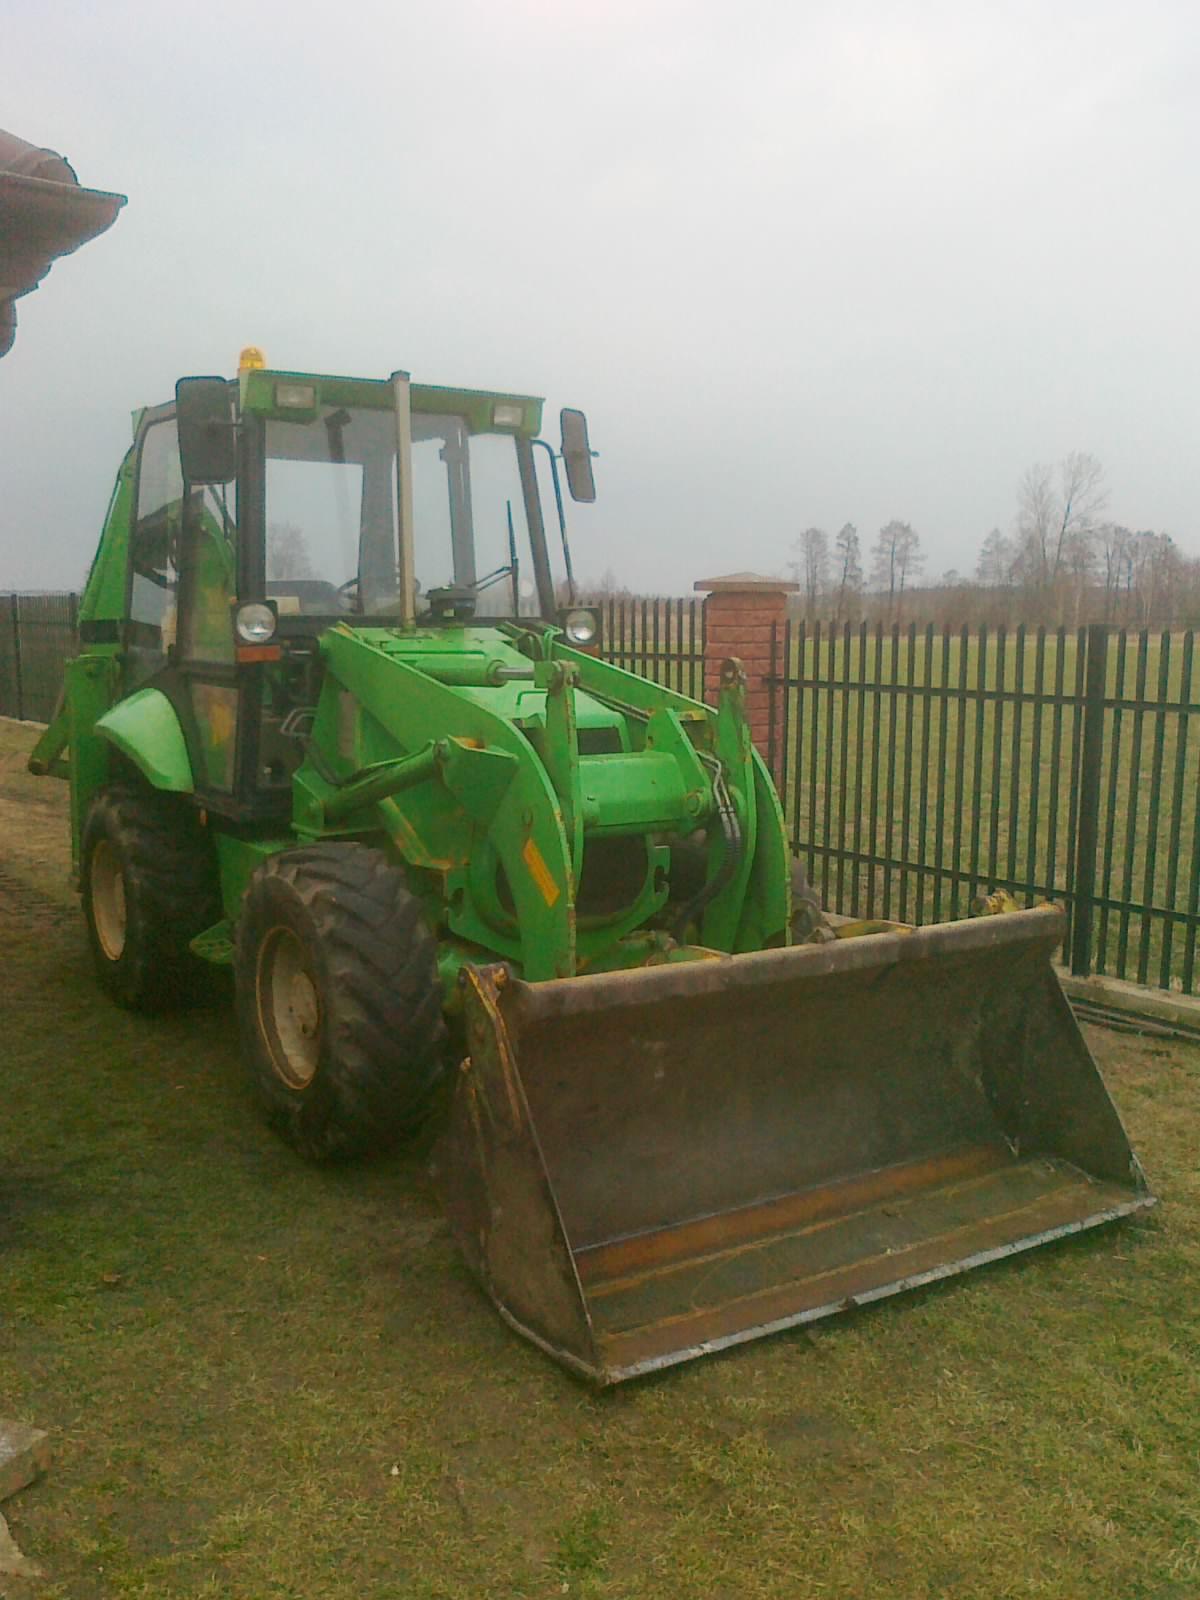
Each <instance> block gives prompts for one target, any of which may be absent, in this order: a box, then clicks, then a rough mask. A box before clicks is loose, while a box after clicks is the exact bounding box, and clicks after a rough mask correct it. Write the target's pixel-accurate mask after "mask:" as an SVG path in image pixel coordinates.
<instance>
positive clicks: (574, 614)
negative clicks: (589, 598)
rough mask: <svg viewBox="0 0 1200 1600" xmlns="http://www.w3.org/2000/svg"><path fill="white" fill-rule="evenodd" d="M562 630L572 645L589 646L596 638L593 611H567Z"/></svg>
mask: <svg viewBox="0 0 1200 1600" xmlns="http://www.w3.org/2000/svg"><path fill="white" fill-rule="evenodd" d="M563 629H564V631H565V632H566V635H567V638H568V639H569V640H570V641H571V643H572V644H591V642H592V640H593V639H594V638H595V637H596V614H595V612H593V611H568V612H567V614H566V616H565V617H564V618H563Z"/></svg>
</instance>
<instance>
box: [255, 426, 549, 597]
mask: <svg viewBox="0 0 1200 1600" xmlns="http://www.w3.org/2000/svg"><path fill="white" fill-rule="evenodd" d="M412 435H413V445H412V479H413V483H412V488H413V524H414V527H413V567H414V572H415V576H416V583H417V614H418V616H420V615H421V614H422V613H423V612H424V611H425V610H426V609H427V602H426V599H425V597H426V596H427V595H428V593H429V591H430V590H431V589H440V588H446V587H449V586H451V585H454V586H457V587H467V588H470V589H472V590H473V591H474V592H475V596H476V615H477V616H480V617H512V616H518V615H520V616H536V615H537V614H538V612H539V609H540V608H539V605H538V596H537V585H536V582H535V574H534V567H533V561H532V557H531V554H530V547H529V530H528V524H527V519H526V514H525V501H524V496H523V493H522V487H521V475H520V471H519V467H518V462H517V450H516V440H515V439H514V438H513V436H512V435H511V434H492V433H477V434H471V433H470V432H469V431H468V428H467V422H466V419H465V418H464V417H460V416H455V415H449V414H447V415H439V416H434V415H430V414H428V413H417V412H415V413H414V414H413V418H412ZM266 455H267V460H266V524H267V550H266V565H267V572H266V575H267V594H268V596H270V597H271V598H272V599H274V600H275V601H276V603H277V605H278V609H279V612H280V615H281V616H286V615H288V614H296V613H314V614H323V615H328V614H329V613H337V612H343V611H346V612H365V613H367V614H368V615H388V614H391V615H394V614H395V612H396V610H397V608H398V605H399V581H398V570H399V563H398V553H397V546H396V510H395V498H396V496H395V479H396V469H395V463H396V430H395V418H394V415H393V413H392V412H390V411H376V410H366V409H348V408H345V407H332V406H326V407H324V408H322V410H321V411H320V412H319V413H318V414H317V416H315V417H314V418H312V419H305V420H297V421H295V422H293V421H287V422H282V421H277V420H272V421H270V422H268V423H267V429H266Z"/></svg>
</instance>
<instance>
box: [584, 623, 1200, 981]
mask: <svg viewBox="0 0 1200 1600" xmlns="http://www.w3.org/2000/svg"><path fill="white" fill-rule="evenodd" d="M690 615H691V614H690V613H688V614H687V616H685V618H684V621H685V623H686V622H687V620H688V617H690ZM635 620H636V628H634V627H630V629H628V630H627V632H626V634H625V635H624V636H623V637H622V638H621V639H617V640H610V641H609V644H610V648H615V647H617V646H619V644H620V643H625V644H626V646H627V648H628V649H631V650H632V651H633V652H634V653H635V661H634V664H635V665H636V667H637V668H638V670H642V671H646V672H648V673H649V674H650V675H651V676H657V677H659V678H661V679H662V680H663V681H671V682H677V681H679V678H678V675H679V673H680V672H681V671H682V672H684V673H685V674H686V673H687V672H688V671H689V670H690V667H689V666H688V665H687V664H683V665H682V666H681V665H680V664H679V663H677V662H673V661H669V660H667V659H666V652H667V651H668V648H669V649H670V650H672V651H676V650H678V649H679V648H682V649H684V650H685V651H686V650H689V649H692V648H695V649H698V648H699V646H698V643H696V644H693V641H692V637H691V634H690V633H689V632H688V631H687V628H686V627H685V628H684V630H683V632H682V633H681V634H679V637H678V638H677V637H676V635H677V633H678V632H679V630H678V629H676V628H674V624H673V625H672V628H671V629H669V628H668V625H667V618H666V616H665V615H663V616H662V617H660V619H659V627H658V629H657V631H656V630H655V628H654V617H653V613H652V612H651V613H649V614H648V616H647V618H645V619H644V618H643V616H642V614H641V611H640V610H639V611H638V612H637V613H636V617H635ZM668 635H669V637H668ZM680 641H682V642H680ZM781 648H782V646H781ZM660 662H661V664H659V663H660ZM1082 669H1083V663H1082V660H1081V652H1080V650H1079V648H1078V644H1077V639H1076V636H1075V634H1073V633H1062V634H1060V633H1058V632H1056V631H1054V630H1050V631H1048V632H1043V633H1041V634H1039V632H1038V630H1036V629H1029V630H1025V631H1022V630H1009V631H1008V633H1007V634H1006V635H1005V637H1004V639H1003V641H1002V642H1001V641H1000V640H998V638H997V635H996V633H995V630H992V631H991V632H990V634H989V636H988V640H987V644H986V647H985V648H984V649H982V650H981V648H980V644H979V641H978V636H977V634H972V636H971V637H970V638H969V639H967V640H966V641H964V640H963V639H962V637H961V636H960V635H958V634H952V635H949V636H944V635H943V634H942V633H940V632H937V633H935V632H932V631H924V630H917V631H916V632H915V633H914V634H913V635H912V636H910V635H909V633H908V632H907V630H903V631H901V632H900V633H899V635H898V636H893V635H892V634H891V633H886V632H885V633H884V634H883V635H882V636H880V635H878V634H877V633H876V632H875V631H874V630H869V631H868V632H867V634H866V636H865V638H864V637H862V636H860V634H859V633H858V631H857V630H854V631H852V632H851V634H850V636H849V638H848V639H847V638H846V637H845V636H844V635H843V633H842V631H841V630H836V631H834V632H833V633H832V634H831V633H830V630H829V629H828V627H825V628H824V629H822V631H821V632H820V634H819V636H814V633H813V631H812V630H811V629H810V630H808V633H807V635H806V637H805V639H804V640H803V641H801V638H800V633H799V629H798V628H797V629H793V635H792V648H791V653H790V667H789V674H788V675H789V677H790V678H792V679H793V680H806V681H804V682H803V683H795V682H794V684H793V686H792V687H791V688H790V689H788V690H787V691H786V694H785V692H784V691H783V690H782V689H781V690H780V691H779V693H780V701H779V705H780V713H779V714H780V717H781V719H785V721H784V726H783V729H782V738H781V740H780V749H779V751H778V752H777V761H778V764H779V765H780V766H781V768H782V770H783V778H784V781H783V788H784V797H785V802H786V810H787V815H788V824H789V828H790V829H791V833H792V837H793V841H794V842H795V844H796V846H797V847H798V848H800V849H801V850H803V851H804V852H806V853H807V855H808V859H809V866H810V875H811V876H812V878H813V881H814V884H815V886H816V887H817V888H818V890H819V891H820V893H821V895H822V898H823V899H824V900H825V902H826V903H827V904H828V905H829V906H830V907H831V908H832V909H834V910H837V911H841V912H844V913H846V914H848V915H852V916H868V917H873V916H883V917H897V918H899V919H901V920H904V921H909V920H911V921H917V922H937V921H941V920H943V919H944V918H946V917H954V916H965V915H966V913H967V908H968V906H969V904H970V901H971V899H972V897H973V896H974V895H975V894H976V893H977V892H979V891H981V890H982V891H983V892H987V891H988V890H990V889H991V888H993V887H996V886H998V885H1000V884H1008V885H1013V886H1017V885H1021V886H1024V885H1030V886H1032V889H1031V892H1030V893H1029V894H1028V896H1027V897H1028V898H1029V899H1030V900H1031V901H1032V900H1033V899H1036V898H1038V897H1041V896H1049V897H1051V898H1069V895H1070V892H1071V890H1072V888H1073V884H1074V861H1073V856H1072V841H1073V839H1074V837H1075V820H1076V817H1075V813H1076V795H1077V772H1078V761H1079V758H1080V748H1079V745H1080V738H1081V733H1082V717H1081V715H1080V712H1079V709H1078V707H1077V705H1075V704H1072V703H1070V702H1071V700H1072V699H1074V700H1078V699H1079V697H1080V696H1081V695H1082V691H1083V670H1082ZM1197 675H1198V674H1197V664H1196V663H1195V661H1194V652H1193V645H1192V640H1191V637H1190V636H1189V635H1188V634H1185V633H1178V632H1177V633H1173V634H1171V633H1168V634H1154V635H1150V636H1148V637H1146V638H1145V639H1143V638H1141V637H1140V636H1139V635H1137V634H1134V633H1120V634H1116V635H1114V637H1113V638H1112V639H1111V640H1110V643H1109V650H1108V660H1107V672H1106V681H1105V697H1106V699H1107V700H1109V701H1110V702H1114V703H1112V704H1110V705H1109V706H1108V707H1107V709H1106V710H1105V713H1104V725H1103V753H1102V761H1101V767H1100V783H1099V802H1100V818H1099V838H1098V846H1097V854H1096V892H1097V894H1098V896H1099V898H1100V900H1101V902H1109V904H1107V905H1106V904H1103V903H1102V904H1101V905H1100V907H1099V909H1098V910H1097V912H1096V917H1095V923H1094V930H1093V942H1092V947H1093V967H1094V970H1096V971H1098V972H1104V973H1109V974H1112V975H1115V976H1117V977H1122V978H1129V979H1132V980H1134V981H1136V982H1140V983H1149V984H1153V985H1158V986H1160V987H1163V988H1173V989H1184V990H1186V991H1188V992H1189V993H1190V992H1191V991H1192V990H1193V988H1194V987H1195V986H1196V927H1197V920H1196V919H1197V913H1198V912H1200V808H1198V806H1197V799H1198V796H1200V740H1198V739H1197V736H1196V730H1195V727H1194V724H1195V722H1196V718H1197V716H1198V715H1200V683H1198V682H1197ZM682 686H683V687H685V688H686V687H688V681H687V680H686V678H685V680H684V681H683V683H682ZM1018 694H1021V695H1023V696H1026V697H1033V696H1036V697H1037V698H1036V699H1033V700H1029V699H1026V700H1025V701H1024V702H1023V703H1020V702H1018V701H1017V699H1016V698H1015V697H1016V696H1017V695H1018ZM1130 701H1142V702H1147V703H1150V704H1151V706H1152V707H1154V708H1153V709H1148V710H1147V709H1135V708H1134V707H1133V706H1131V705H1129V704H1120V703H1116V702H1130ZM1064 702H1067V703H1064ZM1157 707H1162V708H1163V709H1157ZM1187 707H1191V708H1192V709H1191V711H1190V712H1189V711H1188V710H1187V709H1186V708H1187ZM1172 708H1175V709H1172ZM1019 892H1020V893H1021V895H1022V897H1023V898H1025V897H1026V895H1025V890H1024V889H1023V888H1022V889H1021V890H1020V891H1019ZM1141 908H1144V909H1141ZM1171 912H1174V913H1182V914H1183V915H1182V916H1177V917H1172V916H1170V915H1168V913H1171ZM1185 918H1186V919H1187V920H1185Z"/></svg>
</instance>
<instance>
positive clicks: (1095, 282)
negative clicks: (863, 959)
mask: <svg viewBox="0 0 1200 1600" xmlns="http://www.w3.org/2000/svg"><path fill="white" fill-rule="evenodd" d="M1198 44H1200V6H1197V4H1196V3H1195V0H1139V3H1137V4H1116V3H1114V0H1087V3H1080V0H1061V3H1053V4H1051V3H1049V0H1040V3H1038V4H1014V3H1011V0H1006V3H1003V4H997V3H990V4H982V3H971V0H957V3H944V4H943V3H936V0H909V3H907V4H904V5H899V4H895V3H892V4H883V3H864V4H854V3H852V0H850V3H846V0H843V3H840V4H812V3H804V0H793V3H790V4H754V3H748V4H746V3H744V4H742V5H734V4H731V3H729V0H720V3H710V0H697V3H691V4H684V3H676V0H640V3H637V4H634V3H632V0H599V3H595V4H590V5H586V6H585V5H580V4H574V3H570V0H560V3H551V0H502V3H501V0H496V3H493V4H476V3H454V0H438V3H437V4H434V3H432V0H425V3H422V4H414V3H412V0H391V3H389V4H386V5H374V4H363V3H360V0H343V3H341V4H330V3H329V0H322V3H321V4H319V5H312V4H304V3H298V0H288V3H286V4H284V3H280V0H262V3H258V0H240V3H238V4H236V5H235V4H229V3H226V0H200V3H191V0H183V3H181V0H171V3H170V4H149V3H142V4H128V3H123V0H108V3H107V4H105V5H103V6H97V5H96V4H95V3H94V0H87V3H86V4H60V3H56V0H38V3H36V4H35V3H33V0H9V4H8V6H7V7H6V8H5V21H4V42H3V58H2V59H3V69H2V73H3V84H4V91H5V93H4V97H3V101H2V102H0V126H4V127H7V128H8V129H9V130H10V131H11V132H13V133H16V134H18V135H19V136H20V137H22V138H24V139H28V140H30V141H32V142H34V143H37V144H44V145H47V146H49V147H50V148H52V149H55V150H58V151H60V152H61V153H62V154H64V155H66V156H67V157H68V159H69V160H71V161H72V163H73V164H74V166H75V169H76V171H77V172H78V174H79V178H80V181H81V182H82V183H84V184H86V185H88V186H90V187H95V188H103V189H116V190H120V191H122V192H123V193H125V194H127V195H128V196H129V204H128V206H127V207H126V209H125V210H124V212H123V213H122V214H121V216H120V218H119V219H118V221H117V223H116V225H115V227H114V228H113V229H112V230H111V232H110V233H108V234H107V235H105V236H104V237H102V238H101V239H98V240H97V241H95V242H94V243H92V244H90V245H87V246H85V247H84V248H83V249H82V250H81V251H80V252H79V253H78V254H77V255H75V256H73V257H68V258H65V259H64V260H62V261H60V262H59V263H58V264H57V265H56V266H55V267H54V268H53V270H52V271H51V273H50V276H49V277H48V278H47V279H46V281H45V282H44V283H43V285H42V287H41V288H40V289H39V290H38V291H37V292H36V293H35V294H34V295H32V296H30V297H28V298H26V299H24V300H22V301H20V302H18V314H19V327H18V331H17V340H16V345H15V347H14V349H13V351H12V353H11V354H10V355H9V356H7V357H6V358H5V359H4V360H3V361H2V362H0V452H2V458H0V459H2V477H0V485H2V490H3V492H2V495H0V589H3V588H6V587H9V586H12V585H15V586H18V587H30V588H36V587H41V586H47V587H57V586H67V587H71V586H75V585H77V584H78V583H79V582H80V580H81V579H82V577H83V574H84V573H85V571H86V568H87V565H88V562H89V560H90V558H91V554H92V550H93V547H94V544H95V540H96V536H97V534H98V531H99V525H100V521H101V519H102V515H103V511H104V507H105V502H106V500H107V497H108V493H109V489H110V486H111V481H112V477H113V474H114V472H115V470H116V467H117V465H118V463H119V460H120V456H121V453H122V451H123V449H124V447H125V445H126V443H127V440H128V435H129V427H128V417H129V412H130V410H131V409H132V408H133V407H135V406H138V405H142V404H148V403H153V402H157V401H160V400H162V399H165V398H167V397H168V396H169V395H170V393H171V390H172V386H173V384H174V381H175V379H176V377H178V376H180V375H181V374H184V373H188V372H214V371H215V372H227V373H229V374H230V375H232V372H233V369H234V367H235V365H236V358H237V352H238V350H239V349H240V347H241V346H242V345H243V344H246V343H249V342H254V343H257V344H260V345H262V346H263V347H264V348H265V350H266V353H267V356H268V360H269V362H270V363H271V365H273V366H278V367H287V368H292V369H299V370H313V371H318V372H319V371H333V372H349V373H355V374H361V375H369V376H381V377H382V376H386V375H387V374H388V373H389V372H391V371H392V370H393V369H394V368H396V367H407V368H408V369H410V370H411V371H412V373H413V375H414V378H416V379H417V380H418V381H420V380H425V381H429V382H440V383H453V384H464V385H473V386H477V387H482V388H509V389H515V390H520V391H524V392H529V393H534V394H543V395H546V396H547V397H548V399H549V401H550V403H551V406H552V407H553V410H552V411H551V412H549V413H548V414H549V415H550V416H551V417H556V415H557V409H558V407H559V406H560V405H564V404H572V405H580V406H582V407H583V408H584V409H585V410H586V411H587V412H588V415H589V419H590V422H591V431H592V443H593V445H594V447H595V448H596V449H597V450H599V451H600V452H601V455H600V459H599V461H598V462H597V464H596V476H597V484H598V490H599V495H600V499H599V502H598V504H597V506H596V507H595V508H594V509H592V510H590V511H586V512H585V511H577V512H576V513H575V515H574V524H573V525H574V529H575V544H576V567H577V569H578V570H579V571H581V572H582V573H584V574H587V575H593V576H599V575H600V574H601V573H603V572H604V571H605V570H606V569H609V568H611V569H612V571H613V572H614V573H615V574H616V575H617V576H618V578H619V579H620V580H621V581H623V582H625V583H628V584H629V585H630V586H632V587H634V588H637V589H643V590H650V589H657V590H660V591H663V592H673V593H680V592H685V591H686V590H688V589H690V587H691V584H692V582H693V580H694V579H696V578H698V577H705V576H708V575H711V574H713V573H720V572H726V571H730V570H735V569H742V568H752V569H755V570H760V571H764V572H772V571H782V570H784V569H785V567H786V563H787V561H788V559H789V554H790V547H791V544H792V541H793V540H794V539H795V537H796V535H797V534H798V533H799V532H800V530H801V529H803V528H804V527H806V526H808V525H810V524H816V525H818V526H824V527H826V528H827V529H829V531H830V532H831V533H832V532H833V531H835V530H836V529H837V528H838V527H839V526H840V525H841V523H843V522H844V521H846V520H851V521H853V522H855V523H856V524H857V525H858V528H859V530H860V532H861V533H862V535H863V539H864V545H869V544H870V541H871V539H872V538H873V537H874V534H875V533H876V531H877V530H878V528H879V527H880V525H881V524H882V523H883V522H885V521H887V520H888V519H889V518H892V517H900V518H903V519H905V520H907V521H910V522H912V523H913V525H914V526H915V527H916V528H917V530H918V531H919V532H920V534H921V536H922V538H923V541H924V544H925V547H926V550H927V552H928V556H929V565H930V569H931V572H933V573H934V574H937V573H940V572H941V571H942V570H943V569H945V568H947V567H951V566H954V567H960V568H963V569H965V570H970V569H972V568H973V566H974V561H975V556H976V552H977V549H978V545H979V542H980V540H981V539H982V537H983V536H984V535H985V534H986V533H987V531H988V529H989V528H991V527H992V526H994V525H997V524H999V525H1000V526H1003V527H1007V526H1008V525H1009V524H1010V523H1011V521H1012V518H1013V515H1014V511H1015V495H1016V486H1017V482H1018V479H1019V478H1020V476H1021V474H1022V472H1023V470H1024V469H1025V468H1026V467H1027V466H1028V465H1029V464H1030V463H1031V462H1033V461H1037V460H1043V461H1052V460H1055V459H1056V458H1058V457H1060V456H1062V455H1063V454H1065V453H1066V452H1067V451H1070V450H1074V449H1080V450H1088V451H1091V452H1092V453H1093V454H1095V455H1096V456H1097V457H1099V459H1100V460H1101V461H1102V463H1103V464H1104V467H1105V469H1106V472H1107V476H1108V482H1109V485H1110V490H1111V503H1110V511H1111V514H1112V516H1113V517H1114V519H1115V520H1118V521H1121V522H1124V523H1127V524H1129V525H1130V526H1132V527H1135V528H1155V529H1161V530H1164V531H1167V532H1169V533H1171V534H1172V535H1173V536H1174V537H1175V538H1176V539H1177V541H1178V542H1179V543H1180V545H1181V546H1182V547H1183V548H1184V549H1185V550H1187V551H1189V552H1190V553H1193V554H1200V426H1198V422H1200V419H1198V418H1197V406H1196V389H1197V381H1198V371H1200V363H1198V360H1197V356H1198V354H1200V351H1198V343H1200V316H1198V315H1197V303H1198V301H1200V249H1198V243H1200V216H1198V195H1200V186H1198V183H1197V166H1198V157H1200V95H1198V93H1197V88H1198V84H1200V76H1198V74H1200V49H1198ZM547 431H548V432H549V431H550V429H549V427H548V429H547Z"/></svg>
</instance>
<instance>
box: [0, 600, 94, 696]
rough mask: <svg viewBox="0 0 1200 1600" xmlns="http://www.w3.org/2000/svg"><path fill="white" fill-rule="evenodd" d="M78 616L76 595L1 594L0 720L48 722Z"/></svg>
mask: <svg viewBox="0 0 1200 1600" xmlns="http://www.w3.org/2000/svg"><path fill="white" fill-rule="evenodd" d="M78 612H79V596H78V595H75V594H0V716H5V717H18V718H23V719H24V718H27V719H28V720H29V721H31V722H48V721H49V720H50V717H51V716H52V715H53V713H54V707H55V703H56V702H57V700H58V693H59V690H60V689H61V688H62V677H63V662H64V661H65V660H66V659H67V657H68V656H69V655H72V654H73V653H74V650H75V619H76V617H77V615H78Z"/></svg>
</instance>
